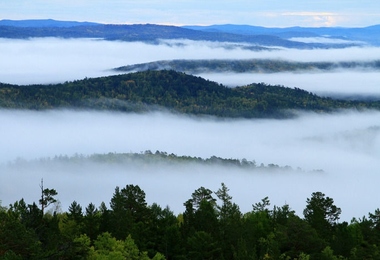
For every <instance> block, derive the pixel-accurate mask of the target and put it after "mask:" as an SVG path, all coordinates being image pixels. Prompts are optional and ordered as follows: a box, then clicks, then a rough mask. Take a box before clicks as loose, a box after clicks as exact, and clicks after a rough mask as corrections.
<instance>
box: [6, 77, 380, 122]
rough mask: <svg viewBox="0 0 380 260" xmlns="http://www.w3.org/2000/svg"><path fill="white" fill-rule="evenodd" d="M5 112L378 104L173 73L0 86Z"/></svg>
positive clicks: (251, 113)
mask: <svg viewBox="0 0 380 260" xmlns="http://www.w3.org/2000/svg"><path fill="white" fill-rule="evenodd" d="M0 107H1V108H5V109H36V110H43V109H57V108H60V109H64V108H69V109H99V110H116V111H125V112H146V111H152V110H160V109H164V110H169V111H172V112H179V113H186V114H194V115H212V116H217V117H244V118H257V117H271V118H286V117H291V116H294V115H296V113H297V111H300V110H301V111H314V112H331V111H336V110H340V109H357V110H362V109H379V108H380V101H347V100H336V99H331V98H324V97H319V96H317V95H315V94H313V93H309V92H307V91H305V90H302V89H299V88H289V87H283V86H271V85H268V84H265V83H257V84H250V85H247V86H242V87H236V88H228V87H226V86H223V85H220V84H217V83H215V82H211V81H208V80H205V79H203V78H200V77H195V76H191V75H187V74H185V73H181V72H176V71H173V70H162V71H144V72H137V73H130V74H123V75H117V76H109V77H101V78H91V79H87V78H86V79H83V80H77V81H73V82H66V83H62V84H50V85H29V86H17V85H10V84H0Z"/></svg>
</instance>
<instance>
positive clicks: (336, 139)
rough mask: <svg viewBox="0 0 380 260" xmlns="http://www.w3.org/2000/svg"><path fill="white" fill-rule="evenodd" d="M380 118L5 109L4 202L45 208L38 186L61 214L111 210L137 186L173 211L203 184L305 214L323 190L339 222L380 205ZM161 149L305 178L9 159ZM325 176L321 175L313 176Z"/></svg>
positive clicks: (246, 203)
mask: <svg viewBox="0 0 380 260" xmlns="http://www.w3.org/2000/svg"><path fill="white" fill-rule="evenodd" d="M379 118H380V112H366V113H357V112H347V113H339V114H331V115H316V114H301V115H300V117H299V118H297V119H291V120H216V119H213V118H202V119H199V118H194V117H189V116H179V115H173V114H169V113H149V114H142V115H137V114H121V113H106V112H78V111H76V112H74V111H49V112H31V111H7V110H1V111H0V132H1V135H0V147H1V150H0V160H1V161H0V165H1V166H0V169H1V174H0V200H2V204H3V205H8V204H9V203H13V202H14V201H16V200H19V199H21V198H22V197H24V198H25V199H26V201H27V203H31V202H33V201H38V199H39V183H40V179H41V178H43V179H44V182H45V187H48V188H54V189H56V190H57V191H58V192H59V195H58V197H57V198H58V199H59V200H60V202H61V204H62V210H64V211H66V210H67V209H68V206H69V205H70V203H71V202H72V201H73V200H76V201H77V202H78V203H80V204H81V205H82V206H84V207H85V206H87V205H88V203H90V202H93V203H95V204H96V205H98V206H99V204H100V202H101V201H104V202H106V203H107V204H108V202H109V201H110V199H111V197H112V194H113V192H114V188H115V187H116V186H120V187H124V186H125V185H127V184H136V185H139V186H140V187H141V188H142V189H143V190H144V191H145V192H146V194H147V201H148V203H149V204H151V203H153V202H157V203H158V204H160V205H161V206H166V204H168V205H169V206H170V207H171V209H172V210H174V211H175V212H176V213H180V212H183V211H184V207H183V203H184V202H185V201H186V200H187V199H189V198H190V196H191V193H192V192H193V191H194V190H195V189H197V188H199V187H200V186H204V187H207V188H210V189H211V190H214V191H216V190H217V189H218V188H219V186H220V183H221V182H224V183H225V184H226V185H227V187H229V188H230V193H231V195H232V196H233V200H234V201H235V202H236V203H238V204H239V206H240V207H241V210H242V211H243V212H247V211H249V210H251V209H252V208H251V205H252V204H254V203H256V202H259V201H260V200H261V199H262V198H264V197H265V196H269V199H270V200H271V202H272V205H277V206H282V205H284V204H285V203H288V204H289V205H290V206H291V207H292V208H293V209H295V210H296V212H297V214H299V215H300V216H302V210H303V209H304V207H305V201H306V199H307V198H308V197H310V195H311V193H312V192H314V191H322V192H324V193H325V194H326V195H327V196H330V197H332V198H333V199H334V200H335V203H336V205H337V206H339V207H341V208H342V211H343V213H342V219H343V220H347V221H349V220H350V219H351V218H352V217H362V216H363V215H367V214H368V212H374V210H375V209H376V208H378V207H379V195H378V182H379V180H380V175H379V169H380V160H379V158H380V121H379ZM145 150H151V151H152V152H155V151H156V150H159V151H164V152H168V153H174V154H177V155H189V156H197V157H202V158H208V157H210V156H212V155H215V156H219V157H223V158H238V159H243V158H246V159H247V160H255V161H256V163H257V164H258V165H260V164H261V163H263V164H265V165H267V164H270V163H274V164H278V165H280V166H286V165H289V166H291V167H292V168H293V169H297V167H300V168H302V170H303V172H299V171H294V172H273V173H268V172H266V173H260V172H247V171H244V170H241V169H233V168H227V167H226V168H224V167H221V166H215V167H207V166H199V165H198V166H192V165H187V166H186V165H185V166H181V167H174V166H163V167H155V166H154V165H146V166H144V167H141V166H138V165H128V166H127V165H124V166H116V165H107V164H104V165H91V164H88V165H76V164H70V165H64V164H63V165H57V166H56V167H53V168H50V167H46V166H44V164H43V163H34V164H31V163H29V164H24V165H21V166H18V167H11V166H9V165H8V164H7V162H9V161H15V160H16V159H17V158H23V159H26V160H31V159H36V158H41V157H54V156H56V155H68V156H72V155H74V154H75V153H78V154H83V155H90V154H94V153H109V152H118V153H124V152H142V151H145ZM319 169H322V170H323V171H324V172H312V171H313V170H319Z"/></svg>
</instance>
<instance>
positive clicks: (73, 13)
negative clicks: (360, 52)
mask: <svg viewBox="0 0 380 260" xmlns="http://www.w3.org/2000/svg"><path fill="white" fill-rule="evenodd" d="M47 18H49V19H56V20H76V21H92V22H101V23H118V24H120V23H121V24H125V23H126V24H134V23H155V24H170V25H210V24H227V23H229V24H248V25H257V26H266V27H289V26H304V27H306V26H310V27H321V26H342V27H365V26H370V25H374V24H378V23H379V21H380V1H374V0H362V1H357V0H335V1H329V0H318V1H316V0H307V1H298V0H288V1H283V0H233V1H232V0H229V1H226V0H219V1H215V0H207V1H204V0H165V1H158V0H139V1H137V0H134V1H131V0H107V1H105V0H33V1H30V0H1V1H0V20H1V19H14V20H22V19H47Z"/></svg>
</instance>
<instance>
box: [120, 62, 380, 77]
mask: <svg viewBox="0 0 380 260" xmlns="http://www.w3.org/2000/svg"><path fill="white" fill-rule="evenodd" d="M162 68H165V69H171V70H176V71H182V72H185V73H189V74H198V73H207V72H237V73H246V72H249V73H261V72H265V73H276V72H287V71H316V70H317V71H319V70H321V71H332V70H336V69H371V70H380V60H373V61H363V62H358V61H344V62H342V61H341V62H296V61H285V60H272V59H236V60H233V59H225V60H224V59H209V60H207V59H204V60H160V61H153V62H148V63H141V64H133V65H128V66H122V67H119V68H115V70H116V71H124V72H131V71H144V70H162Z"/></svg>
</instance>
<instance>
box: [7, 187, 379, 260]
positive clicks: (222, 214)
mask: <svg viewBox="0 0 380 260" xmlns="http://www.w3.org/2000/svg"><path fill="white" fill-rule="evenodd" d="M40 188H41V197H40V199H39V200H38V202H37V203H35V202H32V203H31V204H28V202H27V201H26V200H24V199H20V200H19V201H16V202H14V203H13V204H11V205H9V206H8V207H5V206H1V205H0V258H1V259H194V260H197V259H287V260H294V259H298V260H301V259H302V260H305V259H309V260H314V259H331V260H333V259H347V260H348V259H350V260H351V259H352V260H354V259H355V260H356V259H357V260H359V259H360V260H362V259H379V258H380V248H379V244H380V210H379V209H376V210H375V211H374V213H369V214H368V217H365V216H363V218H360V219H352V220H351V222H350V223H348V222H339V217H340V214H341V212H342V210H341V209H340V208H339V207H338V206H337V205H335V204H334V200H333V199H332V198H330V197H328V196H326V195H325V194H324V193H322V192H314V193H312V194H311V197H310V198H307V199H306V206H305V209H304V211H303V216H302V217H301V216H298V215H297V214H295V212H294V211H293V210H292V209H291V207H290V205H287V204H285V205H283V206H273V207H272V206H271V204H270V200H269V198H268V197H265V198H263V199H262V200H261V201H259V202H256V203H254V201H253V204H252V210H251V211H249V212H245V213H243V212H241V211H240V209H239V206H238V205H237V204H235V203H234V202H233V200H232V197H231V196H230V195H229V189H228V188H227V186H226V185H225V184H223V183H222V184H221V187H220V188H219V189H218V190H217V191H211V190H210V189H207V188H205V187H200V188H198V189H197V190H195V191H194V192H193V193H192V194H191V195H190V197H189V199H188V200H187V201H185V202H184V204H183V205H184V211H183V213H181V214H178V215H175V214H174V213H173V212H172V211H171V210H170V208H169V206H166V207H165V208H163V207H161V206H160V205H158V204H156V203H153V204H152V205H148V204H147V202H146V200H145V197H146V194H145V192H144V191H143V190H142V189H141V188H140V187H139V186H138V185H133V184H129V185H126V186H125V187H116V188H115V191H114V193H113V195H112V197H111V200H110V202H109V203H107V204H106V203H104V202H102V203H101V205H98V206H96V205H94V204H93V203H90V204H89V205H87V206H86V207H82V205H80V203H79V202H77V201H73V202H72V203H71V204H70V206H69V208H68V209H67V211H65V212H62V211H60V210H58V209H57V208H56V207H54V205H55V202H56V201H57V200H58V199H59V195H58V191H56V190H55V189H49V188H45V187H44V186H43V181H41V184H40ZM247 199H248V198H247ZM28 200H33V199H31V198H28Z"/></svg>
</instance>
